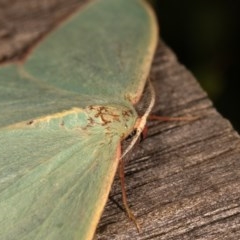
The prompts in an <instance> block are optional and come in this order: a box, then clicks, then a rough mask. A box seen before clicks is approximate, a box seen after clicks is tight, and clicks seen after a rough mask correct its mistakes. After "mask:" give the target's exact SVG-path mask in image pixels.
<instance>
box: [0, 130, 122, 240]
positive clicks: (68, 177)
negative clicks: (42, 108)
mask: <svg viewBox="0 0 240 240" xmlns="http://www.w3.org/2000/svg"><path fill="white" fill-rule="evenodd" d="M119 142H120V139H119V138H118V137H116V138H110V139H109V138H108V140H106V136H105V133H104V131H99V132H98V133H94V132H84V131H83V132H80V133H79V132H78V131H76V129H75V130H62V129H61V130H54V131H53V130H52V129H42V128H37V129H35V128H34V129H32V128H31V127H25V128H16V129H14V128H12V129H4V130H2V131H1V134H0V146H1V148H0V156H1V159H0V181H1V184H0V225H1V228H0V239H4V240H18V239H21V240H23V239H24V240H32V239H34V240H42V239H48V240H53V239H54V240H56V239H58V240H61V239H62V240H66V239H68V240H72V239H84V240H85V239H92V237H93V234H94V232H95V228H96V225H97V222H98V221H99V218H100V215H101V212H102V209H103V207H104V205H105V203H106V200H107V196H108V193H109V191H110V187H111V184H112V181H113V177H114V174H115V172H116V168H117V165H118V159H119V154H120V152H119ZM9 153H11V154H9Z"/></svg>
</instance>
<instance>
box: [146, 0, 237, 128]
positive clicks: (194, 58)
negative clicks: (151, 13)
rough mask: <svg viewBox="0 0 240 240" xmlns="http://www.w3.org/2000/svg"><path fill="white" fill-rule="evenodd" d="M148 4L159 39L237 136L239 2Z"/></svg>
mask: <svg viewBox="0 0 240 240" xmlns="http://www.w3.org/2000/svg"><path fill="white" fill-rule="evenodd" d="M150 2H151V3H152V4H153V6H154V8H155V11H156V13H157V16H158V19H159V22H160V34H161V38H162V39H163V40H164V41H165V42H166V43H167V44H168V45H169V46H170V47H171V48H172V49H173V50H174V51H175V53H176V54H177V56H178V59H179V60H180V62H182V63H183V64H184V65H185V66H186V67H187V68H188V69H189V70H191V71H192V73H193V74H194V75H195V77H196V78H197V79H198V80H199V82H200V84H201V86H202V87H203V88H204V89H205V90H206V91H207V93H208V94H209V97H210V98H211V99H212V101H213V102H214V105H215V107H216V108H217V110H218V111H219V112H220V113H221V114H222V115H223V116H224V117H226V118H228V119H229V120H230V121H231V123H232V124H233V126H234V128H235V129H236V130H237V131H238V132H240V84H239V80H240V77H239V75H240V68H239V64H238V62H239V52H240V51H239V44H240V34H239V28H238V25H239V22H240V18H239V14H240V11H239V10H240V7H239V6H240V1H237V0H228V1H227V0H209V1H206V0H194V1H193V0H183V1H176V0H151V1H150Z"/></svg>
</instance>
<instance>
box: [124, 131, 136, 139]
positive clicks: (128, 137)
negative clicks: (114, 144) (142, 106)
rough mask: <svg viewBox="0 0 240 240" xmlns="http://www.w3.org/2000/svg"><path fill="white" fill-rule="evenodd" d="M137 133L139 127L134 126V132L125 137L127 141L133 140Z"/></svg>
mask: <svg viewBox="0 0 240 240" xmlns="http://www.w3.org/2000/svg"><path fill="white" fill-rule="evenodd" d="M136 134H137V129H136V128H134V129H133V130H132V132H131V133H130V134H129V135H128V136H127V137H126V138H125V141H131V140H132V138H133V137H134V136H135V135H136Z"/></svg>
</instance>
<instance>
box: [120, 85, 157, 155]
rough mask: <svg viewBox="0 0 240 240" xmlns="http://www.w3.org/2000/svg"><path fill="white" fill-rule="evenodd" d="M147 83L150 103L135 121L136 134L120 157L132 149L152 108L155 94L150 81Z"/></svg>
mask: <svg viewBox="0 0 240 240" xmlns="http://www.w3.org/2000/svg"><path fill="white" fill-rule="evenodd" d="M148 84H149V89H150V94H151V99H150V103H149V106H148V107H147V109H146V111H145V113H144V114H143V116H142V117H140V118H139V119H138V121H137V123H136V125H137V127H136V134H135V135H134V137H133V139H132V141H131V143H130V144H129V145H128V147H127V148H126V149H125V150H124V152H123V154H122V156H121V159H122V158H124V156H125V155H126V154H127V153H128V152H129V151H130V150H131V149H132V147H133V146H134V145H135V143H136V142H137V140H138V138H139V137H140V135H141V132H142V131H143V129H144V127H145V125H146V122H147V118H148V116H149V114H150V112H151V111H152V109H153V106H154V103H155V98H156V94H155V91H154V87H153V85H152V83H151V81H150V80H148Z"/></svg>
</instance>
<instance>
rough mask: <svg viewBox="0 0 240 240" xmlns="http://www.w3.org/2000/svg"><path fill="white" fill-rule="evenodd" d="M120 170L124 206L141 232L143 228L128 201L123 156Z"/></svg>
mask: <svg viewBox="0 0 240 240" xmlns="http://www.w3.org/2000/svg"><path fill="white" fill-rule="evenodd" d="M118 170H119V177H120V182H121V190H122V201H123V206H124V208H125V211H126V213H127V215H128V217H129V219H130V220H132V221H133V223H134V224H135V226H136V228H137V230H138V232H140V230H141V228H140V225H139V223H138V222H137V219H136V217H135V216H134V214H133V213H132V211H131V209H130V207H129V205H128V202H127V194H126V189H125V175H124V160H123V159H122V158H121V159H120V161H119V166H118Z"/></svg>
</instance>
